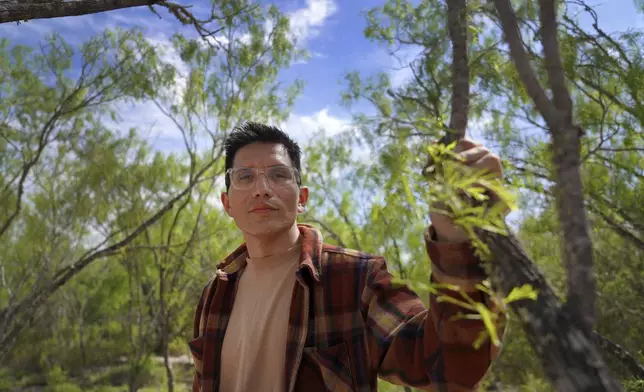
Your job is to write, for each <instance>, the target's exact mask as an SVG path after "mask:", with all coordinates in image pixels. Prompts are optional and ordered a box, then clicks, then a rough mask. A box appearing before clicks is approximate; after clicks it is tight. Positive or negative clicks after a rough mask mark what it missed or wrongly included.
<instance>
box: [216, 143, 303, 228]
mask: <svg viewBox="0 0 644 392" xmlns="http://www.w3.org/2000/svg"><path fill="white" fill-rule="evenodd" d="M277 165H284V166H288V167H292V166H293V165H292V162H291V159H290V157H289V156H288V152H287V151H286V148H284V146H283V145H281V144H269V143H253V144H249V145H247V146H244V147H242V148H240V149H239V150H237V154H236V155H235V159H234V161H233V166H232V168H233V169H236V168H256V169H260V170H262V171H265V170H266V169H267V168H269V167H272V166H277ZM307 199H308V189H307V188H306V187H299V186H298V185H297V183H296V181H293V182H292V184H289V185H286V186H274V185H272V184H271V183H270V182H269V180H268V178H267V176H266V175H265V174H264V173H262V174H259V175H258V176H257V180H256V182H255V184H254V185H253V186H252V187H251V188H250V189H238V188H235V187H234V186H233V185H232V183H231V186H230V188H229V190H228V192H227V193H226V192H224V193H222V194H221V202H222V204H223V206H224V209H225V210H226V213H228V215H229V216H230V217H232V218H233V219H234V220H235V224H236V225H237V227H239V229H240V230H241V231H242V232H244V233H245V234H249V235H252V236H256V237H257V236H260V237H261V236H272V235H275V234H278V233H279V232H281V231H285V230H288V229H290V228H291V227H292V226H293V224H294V223H295V221H296V218H297V214H298V213H299V212H302V211H304V206H305V205H306V201H307Z"/></svg>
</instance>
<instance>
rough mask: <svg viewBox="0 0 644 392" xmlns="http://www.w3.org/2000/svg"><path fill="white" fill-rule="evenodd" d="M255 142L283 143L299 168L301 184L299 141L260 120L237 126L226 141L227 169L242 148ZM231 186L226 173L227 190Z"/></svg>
mask: <svg viewBox="0 0 644 392" xmlns="http://www.w3.org/2000/svg"><path fill="white" fill-rule="evenodd" d="M253 143H270V144H281V145H282V146H284V148H286V152H287V153H288V156H289V158H290V159H291V163H292V164H293V166H294V167H295V168H296V169H297V175H296V179H297V184H298V185H301V183H302V177H301V172H302V170H301V163H300V160H301V157H302V150H301V149H300V146H299V145H298V144H297V142H296V141H295V140H293V139H291V137H290V136H288V135H287V134H286V132H284V131H282V130H281V129H279V128H277V127H275V126H272V125H266V124H262V123H258V122H252V121H249V122H245V123H244V124H243V125H241V126H239V127H236V128H235V129H234V130H233V131H232V132H231V133H230V135H228V137H227V138H226V141H225V142H224V151H225V154H226V171H228V169H230V168H232V167H233V162H234V160H235V155H236V154H237V151H239V149H240V148H242V147H245V146H247V145H249V144H253ZM229 188H230V177H229V176H228V175H226V191H228V189H229Z"/></svg>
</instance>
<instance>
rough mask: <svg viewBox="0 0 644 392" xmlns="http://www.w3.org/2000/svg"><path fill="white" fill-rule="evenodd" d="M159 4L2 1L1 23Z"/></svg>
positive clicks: (140, 1) (130, 0)
mask: <svg viewBox="0 0 644 392" xmlns="http://www.w3.org/2000/svg"><path fill="white" fill-rule="evenodd" d="M158 2H159V0H74V1H67V0H39V1H34V0H18V1H15V0H5V1H0V23H8V22H22V21H27V20H30V19H50V18H60V17H65V16H79V15H87V14H95V13H99V12H105V11H113V10H118V9H122V8H131V7H140V6H145V5H153V4H154V3H158Z"/></svg>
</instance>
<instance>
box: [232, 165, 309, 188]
mask: <svg viewBox="0 0 644 392" xmlns="http://www.w3.org/2000/svg"><path fill="white" fill-rule="evenodd" d="M261 173H264V175H265V176H266V179H267V180H268V183H269V184H270V185H271V186H273V187H282V188H283V187H287V186H291V185H293V184H294V183H296V182H297V176H298V171H297V169H295V168H293V167H290V166H284V165H278V166H271V167H268V168H266V169H257V168H254V167H236V168H233V169H228V170H226V175H228V176H229V178H230V183H231V184H232V186H233V187H235V188H237V189H241V190H246V189H250V188H252V187H253V186H255V183H256V182H257V179H258V178H259V175H260V174H261Z"/></svg>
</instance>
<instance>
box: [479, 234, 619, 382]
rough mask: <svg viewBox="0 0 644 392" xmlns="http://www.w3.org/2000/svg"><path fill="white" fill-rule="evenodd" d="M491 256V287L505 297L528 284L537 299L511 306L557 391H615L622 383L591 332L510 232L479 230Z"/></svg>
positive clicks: (489, 267)
mask: <svg viewBox="0 0 644 392" xmlns="http://www.w3.org/2000/svg"><path fill="white" fill-rule="evenodd" d="M477 234H478V235H479V236H480V237H481V239H482V240H483V241H484V242H485V243H486V244H487V246H488V247H489V248H490V251H491V253H492V260H491V262H490V263H486V266H487V268H488V272H489V275H490V279H491V280H492V283H493V285H494V287H495V288H496V289H497V290H500V291H501V292H502V293H503V294H504V295H507V294H509V293H510V292H511V291H512V289H513V288H515V287H520V286H523V285H524V284H529V285H531V286H532V287H533V288H534V289H535V290H536V291H537V293H538V296H537V299H536V300H522V301H517V302H513V303H512V304H511V307H512V310H513V311H514V313H515V314H516V315H517V316H518V317H519V319H520V320H521V323H522V325H523V328H524V330H525V331H526V335H527V337H528V340H529V341H530V343H531V344H532V347H533V348H534V350H535V351H536V353H537V357H538V358H539V361H540V362H541V365H542V366H543V369H544V371H545V373H546V375H547V377H548V379H549V380H550V382H551V383H552V385H553V386H554V387H555V389H556V390H558V391H565V392H568V391H619V390H621V386H620V384H619V383H618V382H617V381H616V380H615V379H614V378H613V377H612V376H611V375H610V373H609V370H608V367H607V366H606V364H605V362H604V360H603V359H602V357H601V355H600V353H599V351H598V350H597V349H596V348H595V347H594V345H593V344H592V340H591V337H590V336H589V334H588V333H587V332H586V331H585V330H584V329H583V328H581V327H580V326H579V323H578V321H577V320H574V319H573V317H572V315H571V313H570V312H569V310H568V307H569V306H570V305H569V304H566V305H563V306H562V305H561V303H560V302H559V300H558V298H557V296H556V294H555V292H554V291H553V290H552V288H551V287H550V285H549V284H548V283H547V281H546V279H545V277H544V276H543V274H542V273H541V271H540V270H539V268H538V267H537V265H536V264H535V263H534V262H533V261H532V260H530V258H529V256H528V255H527V253H526V251H525V249H524V248H523V246H522V245H521V243H520V242H519V241H518V240H517V239H516V237H515V236H514V235H512V234H511V235H509V236H507V237H504V236H501V235H498V234H494V233H490V232H486V231H483V230H478V231H477Z"/></svg>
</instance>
